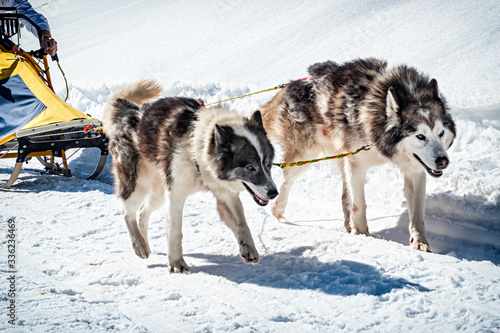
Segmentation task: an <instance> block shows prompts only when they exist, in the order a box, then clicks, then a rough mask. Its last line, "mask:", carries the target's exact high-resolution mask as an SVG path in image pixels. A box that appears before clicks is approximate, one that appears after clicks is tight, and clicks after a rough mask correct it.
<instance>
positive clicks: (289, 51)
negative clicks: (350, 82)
mask: <svg viewBox="0 0 500 333" xmlns="http://www.w3.org/2000/svg"><path fill="white" fill-rule="evenodd" d="M31 3H32V4H33V6H34V8H35V9H37V10H38V11H40V12H41V13H43V14H44V15H46V16H47V17H48V19H49V23H50V25H51V27H52V34H53V36H54V37H55V38H56V40H57V41H58V45H59V57H60V63H61V66H62V67H63V69H64V71H65V73H66V76H67V78H68V80H69V83H70V98H69V100H68V102H69V103H70V104H71V105H73V106H74V107H76V108H78V109H79V110H81V111H82V112H85V113H89V114H91V115H92V116H94V117H97V118H101V117H102V111H103V106H104V104H105V102H106V100H107V98H108V97H109V96H110V94H111V93H112V92H113V91H114V90H116V89H117V88H118V87H119V86H121V85H122V84H124V83H129V82H132V81H134V80H137V79H141V78H154V79H157V80H158V81H159V82H160V83H161V84H162V85H163V86H164V87H165V91H164V95H165V96H188V97H196V98H201V99H203V100H204V101H205V102H207V103H209V102H214V101H218V100H222V99H225V98H229V97H234V96H238V95H241V94H244V93H248V92H253V91H256V90H262V89H267V88H271V87H274V86H277V85H279V84H281V83H286V82H289V81H290V80H294V79H298V78H301V77H305V76H307V71H306V69H307V67H308V66H309V65H311V64H313V63H315V62H319V61H325V60H334V61H336V62H344V61H349V60H352V59H354V58H359V57H361V58H362V57H378V58H381V59H385V60H387V61H388V63H389V66H395V65H399V64H403V63H404V64H408V65H410V66H414V67H416V68H417V69H419V70H420V71H422V72H424V73H426V74H428V75H430V76H431V77H434V78H436V79H437V81H438V82H439V87H440V91H441V93H442V94H443V95H444V96H445V97H446V98H447V101H448V104H449V105H450V108H451V113H452V115H453V117H454V119H455V121H456V124H457V138H456V140H455V142H454V144H453V145H452V147H451V148H450V150H449V155H450V159H451V164H450V166H449V168H448V169H447V170H446V171H445V174H444V176H443V177H441V178H439V179H428V184H427V197H426V206H427V209H426V229H427V233H428V238H429V242H430V246H431V248H432V250H433V253H422V252H418V251H415V250H412V249H411V248H410V247H409V245H408V238H409V232H408V221H409V217H408V211H407V206H406V203H405V200H404V197H403V180H402V177H401V175H400V172H399V171H398V169H397V168H396V167H394V166H393V165H384V166H381V167H377V168H374V169H372V170H371V171H370V172H369V174H368V177H367V181H366V198H367V205H368V220H369V222H368V224H369V227H370V231H371V236H370V237H366V236H354V235H350V234H347V233H346V231H345V229H344V226H343V214H342V207H341V200H340V197H341V180H340V175H339V173H338V171H336V170H335V169H334V168H332V166H331V164H330V163H329V162H321V163H318V164H315V165H314V166H313V167H312V168H311V170H310V171H308V172H307V173H306V174H304V175H303V176H302V177H301V178H299V180H298V181H297V182H296V184H295V185H294V187H293V189H292V192H291V196H290V203H289V205H288V209H287V211H286V216H287V218H288V219H289V222H287V223H279V222H277V221H276V220H275V219H274V218H273V217H272V216H271V214H270V211H269V207H259V206H257V205H256V204H255V203H254V202H253V200H252V199H251V198H250V196H249V195H248V194H246V193H243V194H242V195H241V199H242V201H243V204H244V208H245V212H246V216H247V220H248V224H249V227H250V229H251V231H252V234H253V237H254V240H255V243H256V246H257V249H258V250H259V253H260V255H261V262H260V263H259V264H257V265H247V264H244V263H243V261H242V260H241V258H240V256H239V253H238V245H237V244H236V241H235V237H234V235H233V234H232V232H231V231H230V230H229V229H228V228H227V227H226V226H225V225H224V224H223V223H222V222H221V221H220V220H219V217H218V215H217V213H216V208H215V200H214V198H213V197H212V196H211V195H210V194H208V193H199V194H196V195H193V196H192V197H190V198H189V200H188V202H187V204H186V206H185V209H184V227H183V232H184V240H183V247H184V255H185V259H186V261H187V263H188V264H189V265H190V267H191V270H190V271H189V272H186V273H182V274H169V269H168V265H167V254H166V249H167V246H166V237H165V226H164V217H163V210H158V211H157V212H156V213H154V214H153V216H152V219H151V223H150V229H149V230H150V231H149V238H150V245H151V250H152V255H151V257H150V258H149V259H146V260H143V259H140V258H139V257H137V256H136V255H135V254H134V251H133V250H132V248H131V245H130V240H129V237H128V234H127V230H126V227H125V224H124V222H123V220H122V217H121V212H120V206H119V204H118V201H117V200H116V198H115V196H114V195H113V178H112V175H111V173H110V171H109V163H108V165H107V167H106V169H105V171H104V172H103V173H102V174H101V175H100V176H99V177H98V178H97V179H96V180H94V181H88V180H85V175H88V174H90V173H91V172H92V170H93V168H94V166H95V164H96V162H97V158H98V155H99V152H98V151H95V150H93V149H86V150H83V151H78V152H76V153H75V154H74V155H73V156H72V157H71V160H70V161H71V162H70V168H71V169H72V171H73V174H74V176H73V177H71V178H64V177H61V176H53V175H49V174H40V171H42V168H41V167H40V166H39V165H38V164H37V162H36V161H35V160H32V161H30V163H29V164H28V165H27V166H26V168H27V169H26V170H25V171H23V172H22V173H21V175H20V177H19V180H18V181H17V182H16V183H15V185H14V186H13V187H12V188H11V190H9V191H4V192H0V223H1V225H2V228H1V232H2V233H3V235H2V236H1V237H0V240H1V241H0V244H1V247H0V270H1V272H2V278H1V280H2V282H1V283H0V300H1V301H2V302H1V308H2V310H0V314H1V316H0V330H2V329H7V330H9V331H13V332H47V331H56V332H72V331H77V332H84V331H89V332H101V331H124V332H225V331H230V332H232V331H235V332H339V331H346V332H357V331H375V332H424V331H428V332H498V331H500V267H499V265H500V207H499V200H500V155H499V146H500V93H499V92H500V79H499V78H500V57H499V55H500V20H499V17H500V5H499V3H498V1H496V0H489V1H480V2H477V1H455V0H443V1H430V0H429V1H426V0H424V1H420V0H398V1H386V0H376V1H343V0H336V1H331V0H318V1H313V2H304V1H288V0H286V1H285V0H275V1H251V2H250V1H237V0H215V1H201V0H193V1H131V0H120V1H118V0H109V1H99V0H82V1H69V0H33V1H31ZM23 40H26V42H25V44H23V46H25V48H29V47H30V43H32V45H34V44H33V41H30V36H29V33H28V32H24V33H23ZM35 46H36V45H35ZM35 46H33V47H32V48H34V47H35ZM51 66H52V75H53V76H54V81H55V82H54V84H55V86H56V90H57V93H58V94H59V96H62V97H64V94H65V89H64V83H63V80H62V76H61V75H60V74H59V73H58V70H57V66H55V63H52V65H51ZM273 94H274V93H273V92H268V93H264V94H259V95H255V96H253V97H248V98H245V99H239V100H236V101H234V102H231V103H230V104H231V105H232V107H234V108H236V109H237V110H239V111H240V112H241V113H242V114H249V113H250V112H251V111H253V110H255V109H257V108H258V107H259V105H261V104H264V103H265V102H267V101H268V100H270V99H271V98H272V96H273ZM277 151H278V156H277V158H276V159H277V162H281V161H280V160H279V159H280V158H281V156H280V151H279V147H277ZM71 154H72V152H68V155H71ZM13 164H14V161H13V160H5V159H4V160H1V161H0V180H1V181H5V180H7V178H8V177H9V174H10V172H11V171H12V169H13ZM273 177H274V179H275V181H276V183H279V180H280V177H281V170H280V169H278V168H276V169H275V170H273ZM9 220H10V221H14V222H15V227H16V233H15V236H16V250H15V256H16V259H15V260H16V263H15V265H16V266H15V269H16V273H14V275H15V294H16V296H15V298H14V299H15V306H16V308H15V315H16V319H15V325H12V324H10V323H9V320H10V318H9V316H8V314H9V312H10V310H9V309H8V308H7V307H8V306H9V304H10V302H11V300H12V298H11V297H10V296H8V294H9V290H10V289H9V288H10V287H11V281H10V280H9V278H10V277H11V275H12V274H13V273H10V271H11V270H10V269H9V266H8V255H9V253H8V239H9V238H8V236H9V235H10V232H9V227H8V221H9Z"/></svg>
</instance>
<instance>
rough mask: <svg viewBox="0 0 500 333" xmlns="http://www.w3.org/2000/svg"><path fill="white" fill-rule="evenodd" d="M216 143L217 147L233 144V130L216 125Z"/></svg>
mask: <svg viewBox="0 0 500 333" xmlns="http://www.w3.org/2000/svg"><path fill="white" fill-rule="evenodd" d="M214 142H215V145H216V146H221V145H227V144H228V143H230V142H231V130H230V129H229V128H227V127H224V126H219V125H217V124H216V125H215V129H214Z"/></svg>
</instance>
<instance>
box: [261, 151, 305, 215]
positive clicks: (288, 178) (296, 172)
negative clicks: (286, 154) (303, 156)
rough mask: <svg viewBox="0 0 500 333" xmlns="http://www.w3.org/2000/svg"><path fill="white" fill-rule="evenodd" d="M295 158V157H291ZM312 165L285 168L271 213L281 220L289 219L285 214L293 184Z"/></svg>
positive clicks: (272, 203)
mask: <svg viewBox="0 0 500 333" xmlns="http://www.w3.org/2000/svg"><path fill="white" fill-rule="evenodd" d="M290 160H295V159H290ZM309 167H310V165H302V166H292V167H287V168H285V170H283V175H282V176H281V183H280V189H279V194H278V197H277V198H276V199H275V200H274V201H273V202H271V213H272V214H273V216H274V217H275V218H276V219H278V221H280V222H286V221H287V219H286V218H285V216H284V215H283V214H284V213H285V208H286V205H287V204H288V196H289V194H290V190H291V189H292V186H293V184H294V183H295V181H296V180H297V178H299V177H300V175H302V174H303V173H304V172H306V171H307V169H309Z"/></svg>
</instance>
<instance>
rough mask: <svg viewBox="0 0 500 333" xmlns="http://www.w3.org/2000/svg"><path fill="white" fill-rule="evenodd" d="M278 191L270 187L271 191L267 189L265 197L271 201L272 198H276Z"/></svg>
mask: <svg viewBox="0 0 500 333" xmlns="http://www.w3.org/2000/svg"><path fill="white" fill-rule="evenodd" d="M278 194H279V193H278V189H277V188H276V187H275V186H274V187H272V188H271V189H269V190H268V191H267V197H268V198H269V199H270V200H273V199H274V198H276V197H277V196H278Z"/></svg>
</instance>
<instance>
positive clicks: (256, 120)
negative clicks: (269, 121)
mask: <svg viewBox="0 0 500 333" xmlns="http://www.w3.org/2000/svg"><path fill="white" fill-rule="evenodd" d="M248 123H249V124H254V125H256V126H257V127H262V128H264V125H263V124H262V115H261V114H260V110H257V111H255V112H254V113H253V114H252V116H251V117H250V119H249V120H248Z"/></svg>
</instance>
